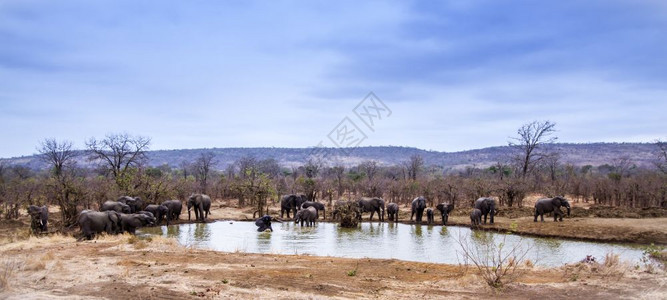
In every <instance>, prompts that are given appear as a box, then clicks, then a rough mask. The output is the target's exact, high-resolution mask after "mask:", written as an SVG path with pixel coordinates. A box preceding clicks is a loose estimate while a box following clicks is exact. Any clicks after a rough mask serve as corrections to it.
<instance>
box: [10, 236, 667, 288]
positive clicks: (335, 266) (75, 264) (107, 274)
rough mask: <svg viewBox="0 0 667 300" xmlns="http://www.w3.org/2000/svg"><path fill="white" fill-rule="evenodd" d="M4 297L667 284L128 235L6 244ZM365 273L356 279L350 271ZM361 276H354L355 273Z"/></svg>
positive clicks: (622, 270)
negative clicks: (487, 275) (499, 275)
mask: <svg viewBox="0 0 667 300" xmlns="http://www.w3.org/2000/svg"><path fill="white" fill-rule="evenodd" d="M0 254H1V256H2V259H0V274H1V275H0V284H2V283H3V282H4V284H3V285H1V286H2V287H0V299H33V298H37V299H45V298H49V299H52V298H54V299H59V298H62V299H65V298H67V299H100V298H107V299H196V298H203V299H218V298H235V299H238V298H253V299H258V298H278V299H318V298H340V299H347V298H354V299H359V298H382V299H405V298H414V297H419V298H431V299H435V298H438V299H461V298H463V299H479V298H480V297H481V298H489V297H492V298H499V299H535V298H540V299H561V298H563V297H568V298H574V299H582V298H587V299H610V298H645V299H664V298H665V297H666V296H667V287H666V286H665V283H666V282H667V278H666V277H665V276H664V273H663V271H662V270H658V271H654V272H657V273H653V274H649V273H647V272H644V271H641V270H635V269H634V268H632V267H630V266H627V265H625V264H623V263H614V264H612V265H609V266H605V265H604V264H583V263H580V264H576V265H568V266H564V267H561V268H551V269H542V268H538V267H532V266H530V265H522V267H521V268H520V272H521V276H519V277H518V279H517V280H516V282H515V283H512V284H509V285H508V286H506V287H505V288H503V289H493V288H491V287H489V286H488V285H486V283H485V282H484V281H483V280H482V278H481V277H480V275H479V273H478V271H477V269H475V268H474V267H465V266H459V265H444V264H428V263H417V262H406V261H399V260H379V259H345V258H333V257H314V256H306V255H300V256H295V255H266V254H265V255H260V254H246V253H223V252H215V251H210V250H197V249H192V248H185V247H182V246H180V245H178V244H177V242H176V241H175V240H172V239H166V238H154V239H152V240H146V241H145V240H139V239H137V238H136V237H132V236H129V235H119V236H110V237H102V238H100V239H97V240H94V241H85V242H76V241H75V239H74V238H72V237H66V236H61V235H52V236H48V237H42V238H35V237H31V238H29V239H26V240H21V241H14V242H11V243H5V244H4V245H2V246H0ZM353 270H356V273H354V274H353V273H351V271H353ZM351 275H353V276H351Z"/></svg>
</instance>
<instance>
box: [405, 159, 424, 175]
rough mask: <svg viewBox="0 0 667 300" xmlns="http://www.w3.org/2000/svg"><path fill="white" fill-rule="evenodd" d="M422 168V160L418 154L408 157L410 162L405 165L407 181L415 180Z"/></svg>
mask: <svg viewBox="0 0 667 300" xmlns="http://www.w3.org/2000/svg"><path fill="white" fill-rule="evenodd" d="M423 167H424V159H423V158H422V157H421V155H419V154H415V155H412V156H410V160H409V161H407V162H406V163H405V168H406V170H407V171H408V179H412V180H417V175H418V174H419V172H420V171H421V169H422V168H423Z"/></svg>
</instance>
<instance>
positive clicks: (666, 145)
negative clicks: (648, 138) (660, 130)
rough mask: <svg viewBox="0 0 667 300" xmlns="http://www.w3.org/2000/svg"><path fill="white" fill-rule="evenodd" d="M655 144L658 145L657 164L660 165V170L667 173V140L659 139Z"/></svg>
mask: <svg viewBox="0 0 667 300" xmlns="http://www.w3.org/2000/svg"><path fill="white" fill-rule="evenodd" d="M655 144H656V146H658V153H657V156H658V158H657V159H656V162H655V166H656V167H658V170H660V172H662V173H663V174H667V142H663V141H661V140H657V141H656V142H655Z"/></svg>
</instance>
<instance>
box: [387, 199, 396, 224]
mask: <svg viewBox="0 0 667 300" xmlns="http://www.w3.org/2000/svg"><path fill="white" fill-rule="evenodd" d="M387 216H388V217H389V221H392V222H398V204H396V203H389V204H387Z"/></svg>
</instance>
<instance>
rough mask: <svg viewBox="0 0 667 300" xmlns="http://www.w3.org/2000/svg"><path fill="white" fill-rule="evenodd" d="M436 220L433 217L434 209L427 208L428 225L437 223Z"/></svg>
mask: <svg viewBox="0 0 667 300" xmlns="http://www.w3.org/2000/svg"><path fill="white" fill-rule="evenodd" d="M434 219H435V218H434V217H433V209H432V208H430V207H429V208H427V209H426V220H427V222H428V225H431V224H433V223H434V222H435V220H434Z"/></svg>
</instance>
